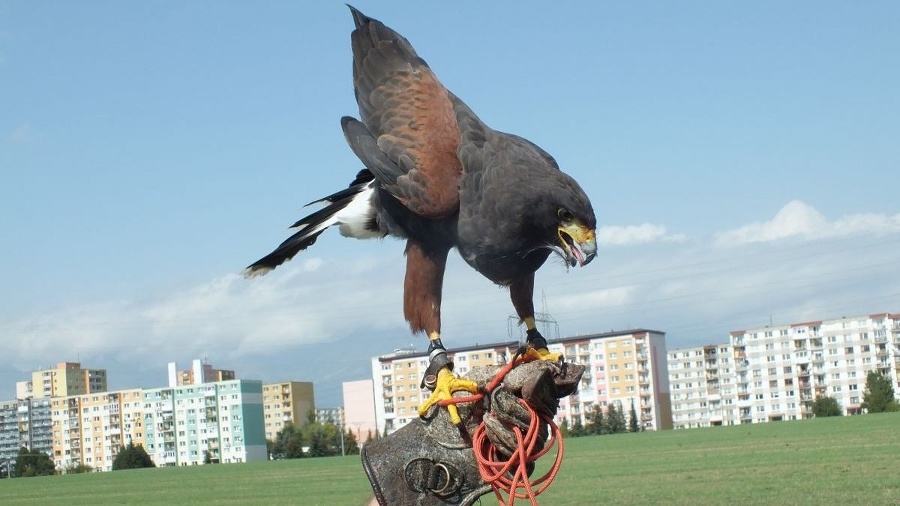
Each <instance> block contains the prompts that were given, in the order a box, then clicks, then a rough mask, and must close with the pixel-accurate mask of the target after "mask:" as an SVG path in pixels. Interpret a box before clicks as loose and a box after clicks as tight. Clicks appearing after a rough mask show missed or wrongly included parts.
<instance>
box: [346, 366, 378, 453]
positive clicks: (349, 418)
mask: <svg viewBox="0 0 900 506" xmlns="http://www.w3.org/2000/svg"><path fill="white" fill-rule="evenodd" d="M342 390H343V395H344V423H345V424H346V426H347V429H350V430H353V431H354V434H356V440H357V441H359V442H360V443H365V442H366V441H368V439H369V436H372V437H374V436H376V435H377V434H378V425H377V424H376V422H375V393H374V385H373V383H372V380H370V379H368V380H358V381H345V382H344V383H343V385H342Z"/></svg>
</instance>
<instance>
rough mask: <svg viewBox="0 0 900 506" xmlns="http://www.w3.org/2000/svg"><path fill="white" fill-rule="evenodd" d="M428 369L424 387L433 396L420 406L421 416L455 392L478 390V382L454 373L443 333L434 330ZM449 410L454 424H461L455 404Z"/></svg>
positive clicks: (430, 338)
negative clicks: (443, 340)
mask: <svg viewBox="0 0 900 506" xmlns="http://www.w3.org/2000/svg"><path fill="white" fill-rule="evenodd" d="M428 339H429V342H428V359H429V361H430V363H429V364H428V369H426V370H425V376H424V377H423V378H422V385H421V387H422V388H427V389H429V390H432V392H431V396H430V397H429V398H428V399H426V400H425V402H423V403H422V405H421V406H419V410H418V411H419V416H421V417H423V418H424V417H425V416H426V415H428V412H429V411H430V410H431V408H432V406H434V405H435V404H438V403H439V402H441V401H443V400H448V399H450V398H452V397H453V392H458V391H465V392H470V393H475V392H478V384H477V383H475V382H474V381H471V380H466V379H461V378H457V377H456V375H455V374H453V362H452V361H451V360H450V359H449V358H448V357H447V350H445V349H444V345H443V344H442V343H441V335H440V333H439V332H432V333H430V334H429V335H428ZM447 411H448V412H449V414H450V421H451V422H453V424H454V425H459V424H460V423H461V420H460V418H459V411H458V410H457V409H456V406H455V405H453V404H448V405H447Z"/></svg>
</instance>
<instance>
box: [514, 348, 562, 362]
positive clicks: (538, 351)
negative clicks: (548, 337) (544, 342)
mask: <svg viewBox="0 0 900 506" xmlns="http://www.w3.org/2000/svg"><path fill="white" fill-rule="evenodd" d="M522 356H523V357H525V360H526V361H527V362H531V361H532V360H549V361H550V362H561V361H562V356H563V354H562V353H553V352H551V351H550V350H548V349H547V348H534V347H532V346H526V348H525V351H524V352H523V353H522Z"/></svg>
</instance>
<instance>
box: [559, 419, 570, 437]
mask: <svg viewBox="0 0 900 506" xmlns="http://www.w3.org/2000/svg"><path fill="white" fill-rule="evenodd" d="M559 435H560V437H562V438H563V439H565V438H567V437H569V436H570V435H571V434H569V420H567V419H565V418H563V421H562V423H561V424H559Z"/></svg>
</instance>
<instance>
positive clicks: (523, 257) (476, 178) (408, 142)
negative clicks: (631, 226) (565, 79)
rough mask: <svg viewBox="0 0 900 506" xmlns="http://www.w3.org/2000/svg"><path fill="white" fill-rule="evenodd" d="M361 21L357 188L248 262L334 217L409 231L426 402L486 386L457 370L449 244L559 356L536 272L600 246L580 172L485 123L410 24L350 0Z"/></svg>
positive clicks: (305, 238)
mask: <svg viewBox="0 0 900 506" xmlns="http://www.w3.org/2000/svg"><path fill="white" fill-rule="evenodd" d="M350 10H351V13H352V15H353V21H354V24H355V29H354V30H353V32H352V34H351V36H350V41H351V45H352V50H353V85H354V89H355V94H356V101H357V103H358V105H359V116H360V119H356V118H352V117H349V116H347V117H344V118H342V119H341V126H342V128H343V131H344V136H345V137H346V140H347V143H348V144H349V145H350V149H351V150H353V152H354V153H355V154H356V156H357V157H358V158H359V159H360V161H362V163H363V165H364V166H365V169H363V170H362V171H360V172H359V173H358V174H357V176H356V178H355V179H354V180H353V182H352V183H351V184H350V186H349V187H348V188H345V189H343V190H341V191H338V192H336V193H333V194H332V195H329V196H327V197H325V198H323V199H320V200H317V201H315V202H313V203H323V204H325V207H323V208H322V209H320V210H318V211H316V212H314V213H312V214H310V215H309V216H306V217H305V218H303V219H301V220H300V221H298V222H296V223H295V224H294V225H293V226H292V228H295V229H296V233H295V234H294V235H292V236H291V237H289V238H288V239H287V240H285V241H284V242H283V243H282V244H281V245H280V246H278V248H276V249H275V250H274V251H273V252H272V253H270V254H268V255H266V256H265V257H263V258H261V259H260V260H258V261H256V262H255V263H253V264H252V265H250V266H249V267H247V269H246V270H245V275H246V276H254V275H259V274H264V273H266V272H268V271H270V270H272V269H274V268H275V267H277V266H278V265H280V264H282V263H283V262H285V261H287V260H289V259H291V258H292V257H293V256H294V255H296V254H297V253H298V252H300V251H302V250H304V249H306V248H307V247H309V246H310V245H312V244H313V243H314V242H315V241H316V238H317V237H318V236H319V234H321V233H322V232H323V231H324V230H325V229H327V228H328V227H330V226H338V227H339V229H340V232H341V234H342V235H344V236H348V237H355V238H360V239H362V238H375V237H385V236H394V237H398V238H401V239H405V240H406V250H405V254H406V277H405V281H404V285H403V313H404V316H405V317H406V320H407V321H408V322H409V325H410V328H411V330H412V331H413V333H419V332H423V333H425V334H426V335H427V336H428V339H429V347H428V351H429V359H430V365H429V368H428V369H427V370H426V374H425V378H424V380H423V385H422V386H423V388H429V389H431V390H433V393H432V396H431V398H430V399H429V400H428V401H426V402H425V403H424V404H423V405H422V406H421V407H420V409H419V412H420V414H423V415H424V414H425V413H426V412H427V410H428V408H429V407H430V406H431V405H432V404H434V403H435V402H436V401H437V400H439V399H441V398H446V397H448V396H450V395H452V392H453V391H456V390H470V391H473V390H472V389H473V388H474V386H473V385H472V384H470V383H466V382H465V381H463V380H461V379H458V378H456V376H455V375H453V373H452V372H451V371H452V367H453V363H452V361H450V360H449V359H448V358H447V355H446V352H445V349H444V346H443V344H442V342H441V339H440V336H441V334H440V332H441V291H442V285H443V278H444V268H445V265H446V262H447V255H448V253H449V252H450V250H451V249H453V248H456V249H457V251H459V253H460V255H461V256H462V258H463V259H464V260H465V261H466V263H468V264H469V265H470V266H472V268H474V269H475V270H476V271H478V272H479V273H481V274H482V275H483V276H484V277H486V278H487V279H489V280H491V281H493V282H494V283H496V284H498V285H501V286H504V287H508V288H509V293H510V298H511V299H512V304H513V306H514V308H515V310H516V313H517V314H518V316H519V318H520V319H521V320H522V322H524V324H525V326H526V327H527V343H526V344H528V345H530V346H529V347H528V348H529V349H531V350H532V352H533V353H535V354H536V355H537V356H539V357H540V358H545V359H553V360H555V359H558V356H557V355H554V354H551V353H549V352H548V351H547V342H546V340H545V339H544V338H543V336H541V334H540V333H539V332H538V330H537V328H536V326H535V320H534V303H533V292H534V274H535V271H536V270H537V269H538V268H539V267H541V265H542V264H543V263H544V261H545V260H547V258H548V257H549V256H550V254H551V253H555V254H557V255H559V256H560V257H561V258H562V259H563V260H564V261H565V263H566V264H567V265H571V266H575V265H585V264H587V263H589V262H590V261H591V260H592V259H593V258H594V256H595V254H596V249H597V243H596V238H595V228H596V218H595V216H594V210H593V208H592V207H591V202H590V200H589V199H588V197H587V195H586V194H585V192H584V191H583V190H582V189H581V187H580V186H579V185H578V183H576V182H575V180H574V179H572V178H571V177H570V176H568V175H567V174H565V173H563V172H562V171H561V170H560V168H559V166H558V165H557V163H556V161H555V160H554V159H553V157H551V156H550V155H549V154H548V153H547V152H546V151H544V150H543V149H541V148H540V147H538V146H537V145H535V144H533V143H532V142H530V141H528V140H526V139H524V138H522V137H519V136H517V135H513V134H508V133H503V132H499V131H496V130H493V129H491V128H490V127H488V126H487V125H486V124H484V123H483V122H482V121H481V119H479V118H478V116H476V115H475V113H474V112H472V110H471V109H469V107H468V106H467V105H466V104H465V103H463V101H462V100H460V99H459V98H458V97H457V96H456V95H454V94H453V93H451V92H450V91H449V90H447V89H446V88H444V86H443V85H442V84H441V82H440V81H439V80H438V78H437V77H436V76H435V74H434V72H432V70H431V68H430V67H429V66H428V64H427V63H426V62H425V60H423V59H422V58H421V57H419V55H418V54H417V53H416V51H415V49H413V47H412V45H411V44H410V43H409V41H408V40H406V38H404V37H403V36H402V35H400V34H399V33H397V32H395V31H394V30H392V29H390V28H388V27H387V26H385V25H384V24H382V23H381V22H380V21H377V20H375V19H372V18H370V17H367V16H365V15H364V14H362V13H361V12H360V11H358V10H357V9H355V8H353V7H350Z"/></svg>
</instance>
